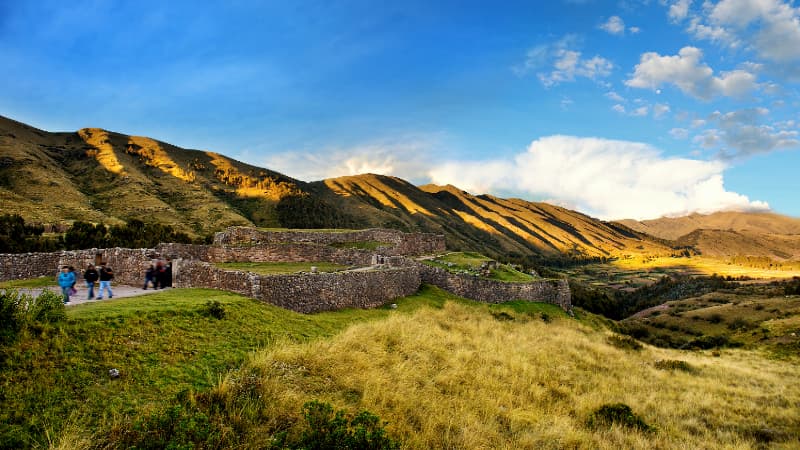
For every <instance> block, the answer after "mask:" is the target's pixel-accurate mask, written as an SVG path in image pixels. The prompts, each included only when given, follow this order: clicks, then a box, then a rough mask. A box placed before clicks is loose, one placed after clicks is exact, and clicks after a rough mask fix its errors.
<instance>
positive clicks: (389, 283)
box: [0, 227, 572, 313]
mask: <svg viewBox="0 0 800 450" xmlns="http://www.w3.org/2000/svg"><path fill="white" fill-rule="evenodd" d="M357 243H364V244H366V243H369V244H370V245H363V246H361V247H366V248H358V247H359V245H357ZM371 248H374V249H371ZM445 251H446V249H445V241H444V236H442V235H436V234H427V233H403V232H400V231H396V230H387V229H368V230H358V231H327V232H326V231H314V230H308V231H269V230H261V229H256V228H247V227H231V228H228V229H227V230H225V231H223V232H221V233H217V234H216V236H215V238H214V243H213V244H211V245H190V244H160V245H159V246H158V247H156V248H152V249H126V248H112V249H90V250H77V251H61V252H53V253H22V254H0V281H5V280H13V279H26V278H35V277H40V276H55V274H56V273H57V272H58V268H59V267H61V266H63V265H72V266H74V267H75V268H76V269H78V270H80V271H83V270H84V269H85V268H86V266H87V265H88V264H89V263H93V264H98V263H100V262H101V261H105V262H107V263H108V265H109V266H111V267H112V268H113V269H114V272H115V282H116V283H121V284H130V285H134V286H137V285H141V284H142V283H143V280H144V272H145V270H147V268H148V267H149V265H150V264H151V262H152V261H153V259H156V258H169V259H171V261H172V267H173V285H174V286H175V287H178V288H182V287H202V288H212V289H221V290H225V291H231V292H236V293H239V294H242V295H245V296H248V297H251V298H255V299H258V300H262V301H265V302H267V303H271V304H273V305H276V306H280V307H283V308H287V309H290V310H293V311H297V312H302V313H314V312H319V311H330V310H336V309H342V308H374V307H378V306H381V305H384V304H387V303H389V302H391V301H392V300H394V299H397V298H400V297H405V296H407V295H411V294H413V293H415V292H417V291H418V290H419V287H420V285H421V284H423V283H428V284H432V285H435V286H438V287H440V288H442V289H444V290H447V291H449V292H452V293H454V294H456V295H459V296H461V297H465V298H469V299H473V300H477V301H481V302H486V303H502V302H507V301H512V300H527V301H536V302H547V303H553V304H556V305H558V306H560V307H561V308H563V309H565V310H570V309H571V308H572V304H571V296H570V290H569V285H568V283H567V281H566V280H537V281H532V282H526V283H509V282H501V281H495V280H489V279H485V278H480V277H477V276H474V275H463V274H454V273H450V272H449V271H447V270H445V269H442V268H438V267H432V266H429V265H426V264H424V263H421V262H419V261H418V260H417V258H418V257H420V256H423V255H432V254H441V253H443V252H445ZM322 261H325V262H332V263H337V264H341V265H344V266H347V267H348V269H347V270H342V271H338V272H332V273H312V272H308V273H296V274H277V275H259V274H255V273H251V272H244V271H237V270H229V269H222V268H219V267H216V266H215V263H223V262H309V263H310V264H309V270H310V266H311V264H312V263H314V262H322Z"/></svg>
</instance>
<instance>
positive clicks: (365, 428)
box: [278, 400, 400, 450]
mask: <svg viewBox="0 0 800 450" xmlns="http://www.w3.org/2000/svg"><path fill="white" fill-rule="evenodd" d="M303 416H304V417H305V419H306V423H307V425H308V429H307V430H305V431H303V433H302V435H301V436H300V440H299V441H298V442H291V443H287V442H280V443H278V445H279V447H280V448H302V449H320V450H322V449H374V450H395V449H399V448H400V444H399V443H398V442H396V441H394V440H392V439H391V438H390V437H389V436H388V435H387V434H386V430H384V428H383V427H384V425H385V424H381V422H380V418H378V416H376V415H374V414H372V413H370V412H369V411H361V412H360V413H358V414H356V415H355V416H354V417H350V416H348V415H346V414H345V412H344V411H343V410H338V411H335V412H334V410H333V407H332V406H331V405H329V404H327V403H323V402H319V401H316V400H314V401H311V402H308V403H306V404H305V405H303Z"/></svg>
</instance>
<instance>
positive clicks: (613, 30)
mask: <svg viewBox="0 0 800 450" xmlns="http://www.w3.org/2000/svg"><path fill="white" fill-rule="evenodd" d="M600 29H601V30H603V31H606V32H607V33H609V34H625V22H624V21H623V20H622V18H620V17H619V16H611V17H609V18H608V20H607V21H605V22H603V23H602V24H601V25H600Z"/></svg>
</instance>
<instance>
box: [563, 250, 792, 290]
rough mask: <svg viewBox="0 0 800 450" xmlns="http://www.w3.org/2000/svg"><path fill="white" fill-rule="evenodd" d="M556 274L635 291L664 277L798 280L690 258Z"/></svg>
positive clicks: (621, 262) (632, 262)
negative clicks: (688, 276)
mask: <svg viewBox="0 0 800 450" xmlns="http://www.w3.org/2000/svg"><path fill="white" fill-rule="evenodd" d="M558 271H559V272H560V273H563V274H564V275H567V276H568V277H570V278H572V279H574V280H577V281H580V282H582V283H584V284H589V285H592V286H608V287H613V288H617V289H635V288H637V287H641V286H643V285H646V284H651V283H654V282H656V281H658V280H659V279H660V278H661V277H663V276H667V275H678V274H680V275H706V276H708V275H713V274H717V275H721V276H725V277H727V276H731V277H733V278H738V277H747V278H754V279H764V280H770V279H786V278H792V277H795V276H800V270H768V269H757V268H752V267H744V266H740V265H735V264H730V263H728V262H727V261H725V260H721V259H715V258H705V257H697V256H695V257H691V258H629V259H619V260H616V261H612V262H609V263H605V264H588V265H585V266H578V267H573V268H569V269H559V270H558Z"/></svg>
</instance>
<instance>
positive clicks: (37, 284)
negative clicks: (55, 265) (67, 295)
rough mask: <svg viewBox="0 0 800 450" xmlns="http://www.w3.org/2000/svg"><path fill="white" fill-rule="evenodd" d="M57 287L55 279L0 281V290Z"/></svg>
mask: <svg viewBox="0 0 800 450" xmlns="http://www.w3.org/2000/svg"><path fill="white" fill-rule="evenodd" d="M41 287H58V283H57V282H56V279H55V277H39V278H30V279H27V280H9V281H0V289H17V288H41Z"/></svg>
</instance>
